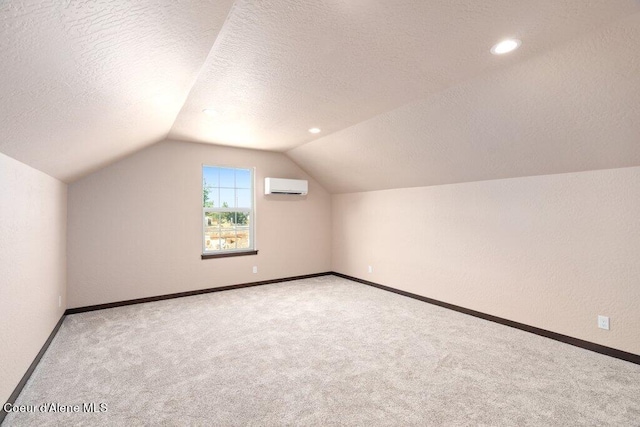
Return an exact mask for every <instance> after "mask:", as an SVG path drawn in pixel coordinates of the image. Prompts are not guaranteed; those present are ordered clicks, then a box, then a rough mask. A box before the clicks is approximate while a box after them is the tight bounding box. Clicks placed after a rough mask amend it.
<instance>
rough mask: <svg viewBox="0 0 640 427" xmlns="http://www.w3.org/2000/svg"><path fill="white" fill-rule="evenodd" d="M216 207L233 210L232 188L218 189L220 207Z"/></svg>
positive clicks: (234, 196)
mask: <svg viewBox="0 0 640 427" xmlns="http://www.w3.org/2000/svg"><path fill="white" fill-rule="evenodd" d="M216 207H220V208H235V207H236V195H235V190H234V189H233V188H221V189H220V205H219V206H216Z"/></svg>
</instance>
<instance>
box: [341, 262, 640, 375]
mask: <svg viewBox="0 0 640 427" xmlns="http://www.w3.org/2000/svg"><path fill="white" fill-rule="evenodd" d="M333 275H334V276H338V277H342V278H343V279H347V280H351V281H354V282H358V283H362V284H365V285H369V286H373V287H374V288H378V289H382V290H385V291H389V292H393V293H395V294H399V295H403V296H405V297H409V298H413V299H417V300H420V301H424V302H426V303H429V304H433V305H437V306H440V307H444V308H448V309H449V310H454V311H458V312H460V313H464V314H468V315H470V316H474V317H478V318H480V319H484V320H489V321H491V322H496V323H500V324H501V325H505V326H510V327H512V328H516V329H520V330H522V331H526V332H530V333H532V334H536V335H540V336H543V337H546V338H550V339H552V340H556V341H560V342H563V343H565V344H570V345H573V346H576V347H580V348H583V349H585V350H590V351H594V352H596V353H600V354H604V355H606V356H611V357H615V358H616V359H621V360H625V361H627V362H631V363H635V364H636V365H640V355H637V354H633V353H628V352H626V351H622V350H618V349H616V348H612V347H607V346H604V345H600V344H596V343H593V342H590V341H585V340H581V339H579V338H574V337H570V336H568V335H563V334H559V333H557V332H552V331H547V330H546V329H541V328H537V327H535V326H530V325H526V324H524V323H519V322H514V321H513V320H508V319H504V318H502V317H498V316H493V315H491V314H486V313H482V312H480V311H475V310H471V309H469V308H464V307H460V306H458V305H454V304H449V303H446V302H442V301H438V300H435V299H433V298H428V297H423V296H422V295H417V294H413V293H411V292H406V291H401V290H400V289H396V288H392V287H389V286H385V285H380V284H378V283H374V282H370V281H368V280H363V279H358V278H357V277H352V276H347V275H346V274H342V273H336V272H333Z"/></svg>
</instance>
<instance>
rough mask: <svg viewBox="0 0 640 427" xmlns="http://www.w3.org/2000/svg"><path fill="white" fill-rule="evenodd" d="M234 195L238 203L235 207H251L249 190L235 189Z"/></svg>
mask: <svg viewBox="0 0 640 427" xmlns="http://www.w3.org/2000/svg"><path fill="white" fill-rule="evenodd" d="M236 196H237V198H238V200H237V202H238V205H237V206H236V207H238V208H247V209H249V208H251V190H248V189H247V190H244V189H240V190H236Z"/></svg>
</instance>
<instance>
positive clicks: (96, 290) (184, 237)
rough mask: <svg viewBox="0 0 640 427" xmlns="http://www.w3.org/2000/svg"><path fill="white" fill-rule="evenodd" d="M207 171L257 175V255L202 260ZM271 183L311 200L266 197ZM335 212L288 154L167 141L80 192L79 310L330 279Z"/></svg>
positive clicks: (89, 180)
mask: <svg viewBox="0 0 640 427" xmlns="http://www.w3.org/2000/svg"><path fill="white" fill-rule="evenodd" d="M202 164H208V165H223V166H236V167H256V177H255V178H256V242H257V249H258V250H259V254H258V255H257V256H242V257H234V258H222V259H208V260H201V259H200V255H201V252H202V236H201V233H202V220H201V215H202V213H201V212H202V210H201V206H202V184H201V183H202V176H201V167H202ZM266 176H274V177H281V178H302V179H308V180H309V194H308V196H306V197H300V196H268V197H266V196H264V188H263V187H264V178H265V177H266ZM330 204H331V198H330V195H329V194H328V193H327V192H326V191H325V190H324V189H323V188H322V187H320V185H319V184H318V183H317V182H316V181H314V180H313V179H311V178H310V177H309V176H307V175H306V174H305V173H304V172H303V171H302V170H301V169H300V168H299V167H298V166H296V165H295V164H294V163H293V162H292V161H291V160H289V159H288V158H287V157H286V156H285V155H284V154H280V153H272V152H265V151H254V150H244V149H238V148H228V147H219V146H213V145H206V144H195V143H187V142H174V141H163V142H161V143H159V144H156V145H154V146H152V147H149V148H147V149H145V150H142V151H140V152H138V153H136V154H134V155H133V156H131V157H128V158H126V159H124V160H122V161H120V162H118V163H115V164H113V165H111V166H109V167H107V168H105V169H102V170H100V171H98V172H96V173H94V174H92V175H89V176H87V177H85V178H83V179H81V180H79V181H76V182H74V183H72V184H70V186H69V222H68V228H69V232H68V236H69V241H68V245H69V249H68V257H69V263H68V275H69V284H68V292H69V307H80V306H86V305H93V304H102V303H108V302H114V301H122V300H128V299H133V298H142V297H149V296H156V295H163V294H169V293H174V292H183V291H189V290H196V289H204V288H212V287H219V286H225V285H232V284H237V283H245V282H254V281H260V280H269V279H276V278H283V277H289V276H297V275H303V274H311V273H319V272H324V271H329V270H330V266H331V265H330V264H331V262H330V257H331V255H330V237H331V236H330V234H331V233H330V226H331V205H330ZM253 266H258V274H253V273H252V267H253Z"/></svg>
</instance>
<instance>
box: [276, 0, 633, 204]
mask: <svg viewBox="0 0 640 427" xmlns="http://www.w3.org/2000/svg"><path fill="white" fill-rule="evenodd" d="M532 4H533V3H532ZM536 4H537V3H536ZM638 4H639V5H640V3H638ZM527 42H528V41H527V40H524V41H523V43H527ZM638 46H640V14H638V13H636V14H635V15H632V16H629V17H628V18H627V19H623V20H621V21H618V22H616V23H614V24H612V25H610V26H608V27H606V28H602V29H600V30H598V31H595V32H592V33H590V34H588V35H586V36H584V37H582V38H579V39H576V40H573V41H571V42H569V43H565V44H561V45H559V46H557V47H556V48H554V49H553V50H550V51H548V52H546V53H544V54H541V55H539V56H536V57H533V58H530V59H528V60H526V61H522V62H519V63H518V64H515V65H513V66H511V67H509V68H506V69H503V70H500V71H498V72H495V73H491V74H487V75H485V76H482V77H479V78H476V79H472V80H469V81H466V82H464V83H462V84H459V85H457V86H454V87H451V88H450V89H448V90H445V91H442V92H440V93H437V94H435V95H433V96H431V97H430V98H428V99H426V100H423V101H420V102H417V103H413V104H409V105H405V106H404V107H401V108H398V109H396V110H393V111H390V112H388V113H384V114H381V115H379V116H377V117H375V118H373V119H371V120H368V121H365V122H362V123H359V124H357V125H355V126H353V127H351V128H348V129H346V130H343V131H340V132H336V133H334V134H332V135H328V136H326V137H324V138H321V139H318V140H316V141H314V142H311V143H309V144H307V145H304V146H302V147H300V148H297V149H294V150H292V151H290V152H288V155H290V157H291V158H292V159H293V160H294V161H295V162H296V163H298V164H299V165H300V166H301V167H302V168H304V170H306V171H307V172H309V173H310V174H311V175H312V176H314V177H315V178H316V179H318V181H320V182H321V183H322V185H323V186H324V187H325V188H326V189H327V190H329V191H330V192H332V193H335V192H338V193H347V192H356V191H369V190H382V189H387V188H401V187H418V186H425V185H439V184H451V183H456V182H471V181H480V180H486V179H498V178H510V177H516V176H530V175H545V174H551V173H564V172H579V171H584V170H593V169H609V168H618V167H628V166H638V165H640V144H638V135H640V120H637V117H640V102H638V100H639V99H640V73H638V69H640V49H638ZM523 47H524V44H523Z"/></svg>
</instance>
